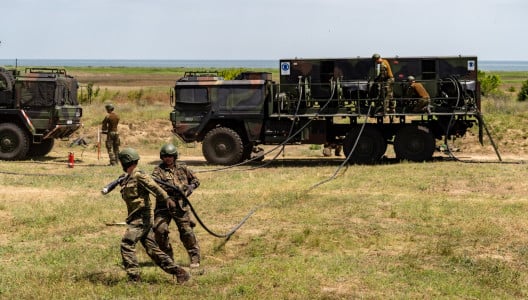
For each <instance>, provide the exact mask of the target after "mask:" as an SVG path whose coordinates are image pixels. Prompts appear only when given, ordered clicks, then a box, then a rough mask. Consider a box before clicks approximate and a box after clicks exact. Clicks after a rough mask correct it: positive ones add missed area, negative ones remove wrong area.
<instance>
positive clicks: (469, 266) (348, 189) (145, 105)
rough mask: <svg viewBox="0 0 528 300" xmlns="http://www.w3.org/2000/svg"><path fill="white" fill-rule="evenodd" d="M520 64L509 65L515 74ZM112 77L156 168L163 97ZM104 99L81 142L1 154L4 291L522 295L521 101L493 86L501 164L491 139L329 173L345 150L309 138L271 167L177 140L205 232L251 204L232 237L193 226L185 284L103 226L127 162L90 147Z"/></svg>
mask: <svg viewBox="0 0 528 300" xmlns="http://www.w3.org/2000/svg"><path fill="white" fill-rule="evenodd" d="M84 71H85V70H83V72H84ZM72 73H74V72H73V71H72ZM89 75H90V74H88V73H86V75H85V76H89ZM92 75H93V74H91V75H90V76H92ZM120 75H123V74H120ZM516 76H517V77H516ZM523 76H525V75H524V74H523V75H515V74H514V75H512V78H513V77H514V78H517V79H515V84H517V83H519V82H520V81H522V80H526V79H523ZM167 80H168V79H167ZM116 82H117V81H112V82H111V83H110V84H108V85H109V86H110V85H111V86H113V88H112V93H114V94H113V95H114V96H112V97H115V93H117V95H118V96H117V97H116V98H110V100H112V101H114V102H116V103H117V107H118V111H117V112H118V113H120V115H121V117H122V119H123V121H122V123H121V126H122V128H121V129H122V130H123V131H122V132H123V139H124V144H125V145H126V146H133V147H135V148H137V149H138V150H139V153H140V155H141V160H140V168H141V169H143V170H145V171H146V172H149V173H150V172H151V171H152V169H153V167H154V166H155V165H156V164H157V163H158V152H157V151H158V150H159V147H160V146H161V144H163V143H165V142H169V141H175V140H174V137H173V136H172V135H171V133H170V121H169V120H168V113H169V112H170V110H171V108H170V106H169V104H168V98H163V97H161V96H152V95H151V94H149V92H147V91H148V88H149V87H148V86H141V87H135V88H137V89H140V88H141V89H144V91H145V93H144V94H143V95H142V96H143V98H145V99H146V100H145V101H135V100H131V99H130V98H128V97H127V96H123V94H124V93H125V92H123V91H119V89H116V88H115V87H114V86H116V85H119V84H115V83H116ZM103 84H104V83H101V87H102V89H104V88H105V85H103ZM116 91H117V92H116ZM127 91H129V90H127ZM125 95H126V93H125ZM149 97H152V98H149ZM157 97H160V98H157ZM102 102H103V100H102V99H95V101H94V102H93V103H92V104H86V105H85V107H84V121H83V122H84V124H85V126H84V128H83V129H82V130H81V131H80V132H79V133H78V136H84V137H86V138H87V139H88V140H89V141H90V144H89V145H88V147H86V148H81V147H79V146H74V147H70V146H69V142H70V141H60V142H58V143H57V145H56V147H55V148H54V149H53V150H52V152H51V153H50V154H49V155H48V156H47V157H46V158H44V159H42V160H37V161H21V162H7V161H0V182H1V183H2V193H0V229H1V230H0V274H2V275H1V276H0V298H1V299H176V298H180V299H356V298H365V299H424V298H425V299H433V298H444V299H453V298H456V299H525V298H527V297H528V266H527V264H526V261H527V259H528V230H527V228H528V224H527V223H528V197H527V196H526V195H527V189H528V184H527V183H526V179H525V177H526V175H527V173H528V167H527V165H526V161H525V160H523V158H524V157H526V146H527V138H528V137H527V135H526V132H527V130H526V129H527V125H528V124H527V122H528V121H526V120H528V118H527V111H528V110H527V108H526V103H519V102H516V101H514V100H512V99H511V98H508V97H501V98H500V99H495V98H486V99H484V103H483V110H484V114H485V117H486V120H487V122H488V125H489V126H490V128H492V129H493V134H494V137H495V138H496V140H497V142H498V144H499V148H500V149H501V150H502V151H503V152H505V153H508V154H509V159H508V160H507V161H506V163H497V160H496V159H494V157H493V152H492V151H490V147H489V142H488V143H487V144H486V145H485V146H484V148H483V149H485V151H487V152H486V155H487V156H488V158H489V157H491V158H492V159H487V160H486V162H476V163H468V162H457V161H453V160H449V159H447V158H445V157H439V158H437V159H435V160H434V161H433V162H429V163H407V162H403V163H390V162H389V163H387V164H382V165H377V166H349V167H346V168H341V169H339V170H340V171H339V172H338V176H337V177H336V178H335V179H333V180H330V181H328V182H326V183H324V184H321V185H317V184H319V183H321V182H322V181H325V180H328V179H330V177H331V176H332V175H333V174H334V173H335V172H336V171H337V170H338V168H339V165H340V163H341V162H342V159H343V157H337V158H336V157H332V158H322V154H321V149H320V148H317V147H309V145H304V146H295V147H286V152H285V154H284V155H281V156H279V157H278V159H277V160H276V161H274V162H273V163H271V164H269V165H266V166H264V167H260V168H256V169H252V170H249V168H253V167H257V166H259V164H252V165H250V166H241V167H237V168H231V169H226V170H217V169H216V168H215V167H214V166H208V165H207V164H206V163H205V161H204V160H203V159H202V158H201V150H200V146H199V145H183V144H181V143H179V144H178V145H179V151H180V156H181V159H182V160H184V161H186V162H187V163H188V165H189V166H190V168H192V169H193V170H195V171H197V172H198V173H197V175H198V177H199V178H200V180H201V182H202V185H201V186H200V188H199V189H197V190H196V191H195V192H194V194H193V195H192V196H191V201H192V204H193V206H194V207H195V209H196V211H197V213H198V214H199V217H200V218H201V219H202V220H203V221H204V222H205V224H206V225H207V226H208V227H209V228H210V229H211V230H213V231H215V232H217V233H226V232H228V231H229V230H230V229H231V228H233V227H234V226H235V225H236V224H238V223H239V222H240V221H241V220H242V219H243V218H244V217H245V216H246V215H247V214H248V213H249V212H250V211H251V210H253V209H256V211H255V213H254V214H253V215H252V216H251V217H250V218H249V219H248V221H247V222H246V223H245V224H244V225H243V226H242V227H241V228H240V229H239V230H238V231H237V232H236V233H235V234H234V235H233V236H232V237H231V238H230V239H229V240H227V241H226V240H225V239H220V238H216V237H213V236H211V235H209V234H208V233H207V232H206V231H205V230H204V229H203V228H202V227H200V226H198V227H196V229H195V230H196V233H197V236H198V239H199V242H200V245H201V248H202V256H203V261H202V267H203V269H201V270H200V271H197V272H193V277H192V279H191V281H190V282H188V283H186V284H184V285H177V284H176V281H175V279H173V278H172V277H171V276H170V275H168V274H165V273H164V272H163V271H162V270H161V269H159V268H157V267H156V266H154V265H153V264H152V263H151V261H150V259H149V258H148V257H147V255H146V254H145V252H144V251H143V248H142V247H141V246H139V247H138V253H139V259H140V262H141V266H142V277H143V282H141V283H138V284H131V283H128V282H127V280H126V274H125V272H124V270H123V269H122V267H121V257H120V253H119V243H120V239H121V236H122V234H123V232H124V227H122V226H119V225H117V226H107V225H106V224H107V223H118V222H123V221H124V219H125V215H126V207H125V204H124V202H123V201H122V200H121V198H120V194H119V191H117V190H116V191H114V192H112V193H110V194H109V195H106V196H103V195H101V193H100V190H101V188H102V187H103V186H104V185H106V184H107V183H108V182H110V181H111V180H113V179H115V178H117V176H119V175H120V174H121V173H122V171H121V170H120V168H119V167H109V166H105V165H106V164H107V158H106V151H105V149H102V151H101V157H100V158H98V156H97V149H96V147H95V137H96V134H95V133H96V132H97V128H98V126H99V125H100V121H101V120H102V118H103V116H104V109H103V106H102V105H101V103H102ZM468 139H469V138H468ZM469 140H470V141H467V140H465V139H460V140H458V141H456V143H459V144H457V146H460V147H461V148H462V152H460V153H457V155H459V156H460V157H461V158H464V157H465V156H466V155H468V152H464V151H469V149H471V153H472V154H475V153H477V154H478V153H480V151H481V150H480V149H481V148H479V147H481V146H479V145H475V143H474V139H469ZM470 142H471V143H472V144H471V145H470V146H465V147H463V146H464V145H465V144H466V143H470ZM68 152H74V153H75V157H76V162H75V166H74V168H68V167H67V155H68ZM435 156H436V155H435ZM267 157H268V158H271V157H273V154H271V155H268V156H267ZM171 230H172V231H171V238H172V241H173V247H174V248H175V256H176V260H177V262H178V263H180V264H182V265H183V266H184V267H186V266H188V263H189V262H188V258H187V257H186V254H185V252H184V249H183V247H182V245H181V243H180V242H179V239H178V236H177V230H176V227H175V226H174V224H172V227H171Z"/></svg>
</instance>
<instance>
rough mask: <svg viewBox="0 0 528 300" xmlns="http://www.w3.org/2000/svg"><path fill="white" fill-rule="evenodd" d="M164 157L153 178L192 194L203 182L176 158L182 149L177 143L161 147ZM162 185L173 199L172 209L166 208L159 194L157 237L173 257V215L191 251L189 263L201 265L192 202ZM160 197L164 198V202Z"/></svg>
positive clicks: (194, 265) (188, 194)
mask: <svg viewBox="0 0 528 300" xmlns="http://www.w3.org/2000/svg"><path fill="white" fill-rule="evenodd" d="M160 159H161V160H162V163H161V164H159V165H158V166H156V167H155V168H154V170H153V171H152V177H153V178H155V179H158V180H162V181H165V182H167V183H168V184H170V185H174V186H176V187H178V189H179V190H180V191H181V192H183V193H185V196H186V197H188V196H190V195H191V193H192V192H193V190H194V189H196V188H198V187H199V186H200V181H199V180H198V178H197V177H196V176H195V175H194V173H193V172H192V171H191V170H189V169H188V168H187V166H186V165H185V164H184V163H180V162H176V160H177V159H178V151H177V149H176V147H175V146H174V145H173V144H166V145H163V146H162V147H161V149H160ZM162 187H163V188H164V189H165V190H166V191H167V193H168V194H169V196H170V197H171V199H170V200H169V205H168V207H169V209H166V208H165V207H166V206H165V205H163V200H162V198H158V202H157V204H156V222H155V228H154V232H155V233H156V241H157V242H158V244H159V245H160V248H161V249H162V250H163V251H165V253H167V254H168V255H169V256H170V257H173V250H172V246H171V244H170V241H169V224H170V221H171V219H174V222H175V223H176V226H177V227H178V231H179V233H180V240H181V242H182V243H183V246H184V247H185V249H186V250H187V253H188V254H189V258H190V265H189V266H190V267H191V268H198V267H199V266H200V247H199V246H198V241H197V240H196V236H195V234H194V231H193V227H194V226H195V223H194V222H193V221H191V217H190V214H189V206H188V205H187V203H186V201H184V200H183V197H182V196H181V194H180V193H178V192H177V191H175V190H173V189H171V188H168V187H167V188H165V187H164V186H163V185H162ZM160 200H162V201H161V203H160V202H159V201H160Z"/></svg>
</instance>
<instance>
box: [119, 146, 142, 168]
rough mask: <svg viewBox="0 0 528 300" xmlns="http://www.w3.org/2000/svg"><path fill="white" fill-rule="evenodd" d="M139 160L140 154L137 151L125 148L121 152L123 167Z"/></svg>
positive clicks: (120, 158)
mask: <svg viewBox="0 0 528 300" xmlns="http://www.w3.org/2000/svg"><path fill="white" fill-rule="evenodd" d="M138 160H139V154H138V153H137V151H136V150H135V149H132V148H125V149H123V150H121V152H119V161H120V162H121V164H123V165H128V164H130V163H133V162H135V161H138Z"/></svg>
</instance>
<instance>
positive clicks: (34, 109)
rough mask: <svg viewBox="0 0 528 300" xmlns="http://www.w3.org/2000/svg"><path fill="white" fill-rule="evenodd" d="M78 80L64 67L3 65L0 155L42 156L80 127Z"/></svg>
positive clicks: (7, 157)
mask: <svg viewBox="0 0 528 300" xmlns="http://www.w3.org/2000/svg"><path fill="white" fill-rule="evenodd" d="M77 89H78V82H77V80H76V79H75V78H74V77H72V76H70V75H68V74H66V70H64V69H56V68H27V69H25V72H24V73H20V72H19V71H17V70H6V69H4V68H1V67H0V159H1V160H22V159H26V158H34V157H42V156H45V155H46V154H48V153H49V152H50V151H51V149H52V148H53V146H54V142H55V139H59V138H67V137H69V136H70V135H71V134H72V133H74V132H75V131H76V130H77V129H79V128H80V127H81V116H82V108H81V106H80V105H79V103H78V101H77Z"/></svg>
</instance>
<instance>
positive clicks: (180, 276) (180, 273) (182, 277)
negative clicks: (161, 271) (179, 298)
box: [169, 266, 191, 284]
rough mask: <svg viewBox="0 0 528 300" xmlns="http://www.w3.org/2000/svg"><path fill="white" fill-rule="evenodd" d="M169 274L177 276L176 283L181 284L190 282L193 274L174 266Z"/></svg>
mask: <svg viewBox="0 0 528 300" xmlns="http://www.w3.org/2000/svg"><path fill="white" fill-rule="evenodd" d="M169 273H170V274H172V275H174V276H176V281H177V282H178V283H180V284H182V283H184V282H186V281H189V279H191V274H190V273H189V272H187V271H186V270H185V269H184V268H182V267H180V266H174V267H172V268H170V269H169Z"/></svg>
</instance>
